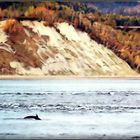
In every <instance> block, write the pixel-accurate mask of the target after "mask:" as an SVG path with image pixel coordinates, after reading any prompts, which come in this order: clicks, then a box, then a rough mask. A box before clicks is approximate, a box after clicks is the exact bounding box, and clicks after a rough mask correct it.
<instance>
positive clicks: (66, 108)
mask: <svg viewBox="0 0 140 140" xmlns="http://www.w3.org/2000/svg"><path fill="white" fill-rule="evenodd" d="M139 109H140V106H125V105H124V106H122V105H121V106H117V105H116V106H111V105H93V104H89V105H88V104H87V105H84V104H81V105H77V104H69V105H68V104H61V103H59V104H23V103H22V104H16V103H15V104H13V103H10V104H0V110H29V111H30V110H40V111H49V112H59V111H62V112H75V111H76V112H77V111H79V112H86V111H87V112H88V111H93V112H96V113H101V112H103V113H106V112H112V113H113V112H114V113H115V112H129V111H134V110H139Z"/></svg>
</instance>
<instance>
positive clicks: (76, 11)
mask: <svg viewBox="0 0 140 140" xmlns="http://www.w3.org/2000/svg"><path fill="white" fill-rule="evenodd" d="M72 5H73V4H63V3H61V2H59V3H56V2H42V3H40V2H38V3H32V2H31V3H28V2H27V3H13V4H1V8H0V18H1V20H5V19H9V20H7V21H6V22H5V23H4V24H3V25H2V28H3V30H4V31H5V32H6V34H7V35H9V36H10V37H11V42H10V43H12V44H13V46H14V45H15V44H16V45H17V47H16V49H19V48H18V39H19V38H20V39H24V38H23V37H24V36H25V33H24V32H23V30H24V29H23V27H22V26H20V21H24V20H30V21H33V20H38V21H43V25H44V26H46V27H48V26H50V27H53V28H56V24H58V23H63V22H66V23H68V24H70V25H73V26H74V28H75V29H78V30H81V31H83V32H86V33H88V34H89V36H90V37H91V38H92V39H93V40H95V41H97V42H98V43H101V44H103V45H104V46H107V47H108V48H109V49H111V50H112V51H113V52H114V53H115V54H116V55H117V56H119V57H120V58H122V59H123V60H125V61H126V62H127V63H128V64H129V66H130V67H131V68H133V69H134V70H136V71H137V72H140V32H139V31H138V30H130V31H125V30H123V31H122V30H118V29H116V26H117V24H118V23H119V24H120V21H123V20H124V19H129V20H128V22H129V24H130V25H131V24H132V22H133V21H134V19H136V21H140V20H139V19H140V18H139V17H126V16H118V15H116V14H106V15H104V16H103V15H101V14H100V13H99V12H98V11H89V12H85V11H84V5H83V4H81V3H78V7H80V8H76V7H73V6H72ZM14 19H15V20H14ZM122 19H123V20H122ZM118 21H119V22H118ZM117 22H118V23H117ZM123 24H124V23H123ZM129 24H128V25H129ZM56 30H57V31H58V32H59V29H57V28H56ZM21 32H23V33H22V38H21V36H17V33H21ZM32 34H34V33H32ZM12 38H13V39H12ZM15 38H16V40H15ZM25 38H26V37H25ZM45 39H46V37H45ZM27 40H28V39H27ZM30 41H31V40H30ZM15 42H16V43H15ZM23 42H24V40H23ZM31 42H32V41H31ZM20 46H21V48H22V51H19V52H18V53H19V54H17V57H19V58H22V57H23V58H24V56H25V54H27V55H26V56H28V57H27V59H23V61H27V63H29V65H31V66H33V67H38V66H40V62H39V60H38V59H36V57H35V56H32V60H31V59H30V52H26V49H25V48H26V47H27V46H26V47H25V46H24V45H20ZM33 46H34V45H33ZM34 47H35V46H34ZM21 48H20V49H21ZM35 48H36V47H35ZM14 49H15V48H14ZM34 51H35V50H34ZM6 53H7V52H6ZM6 53H5V52H4V53H2V55H3V58H6V57H5V56H6V55H7V54H6ZM9 55H10V57H9V59H13V56H12V55H11V54H9ZM23 55H24V56H23ZM45 57H46V56H45ZM28 59H30V61H28ZM3 61H4V60H3ZM1 67H3V63H2V65H1Z"/></svg>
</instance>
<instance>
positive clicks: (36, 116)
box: [24, 114, 41, 120]
mask: <svg viewBox="0 0 140 140" xmlns="http://www.w3.org/2000/svg"><path fill="white" fill-rule="evenodd" d="M24 119H35V120H41V119H40V118H39V117H38V115H37V114H36V115H35V116H26V117H24Z"/></svg>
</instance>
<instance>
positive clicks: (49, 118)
mask: <svg viewBox="0 0 140 140" xmlns="http://www.w3.org/2000/svg"><path fill="white" fill-rule="evenodd" d="M139 84H140V80H13V81H12V80H1V81H0V138H5V139H6V138H105V139H106V138H133V137H136V138H138V137H139V136H140V133H139V129H140V121H139V118H140V87H139ZM35 114H38V115H39V117H40V118H41V119H42V120H25V119H23V118H24V117H25V116H27V115H35Z"/></svg>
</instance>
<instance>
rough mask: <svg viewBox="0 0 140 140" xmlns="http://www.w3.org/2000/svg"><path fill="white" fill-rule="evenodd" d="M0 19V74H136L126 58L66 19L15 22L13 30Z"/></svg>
mask: <svg viewBox="0 0 140 140" xmlns="http://www.w3.org/2000/svg"><path fill="white" fill-rule="evenodd" d="M5 24H6V21H1V22H0V74H18V75H78V76H98V75H100V76H104V75H105V76H125V75H136V72H135V71H133V70H132V69H131V68H130V67H129V66H128V64H127V63H126V62H124V61H123V60H121V59H120V58H118V57H117V56H116V55H115V54H114V53H113V52H112V51H110V50H109V49H107V48H106V47H104V46H103V45H101V44H98V43H97V42H95V41H94V40H91V39H90V37H89V35H88V34H87V33H85V32H81V31H79V30H76V29H75V28H74V27H73V26H72V25H69V24H68V23H56V24H55V26H54V27H49V26H45V25H44V23H43V22H38V21H21V22H20V23H19V22H16V27H15V28H14V31H11V30H10V31H8V32H6V30H4V28H3V27H4V25H5Z"/></svg>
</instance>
